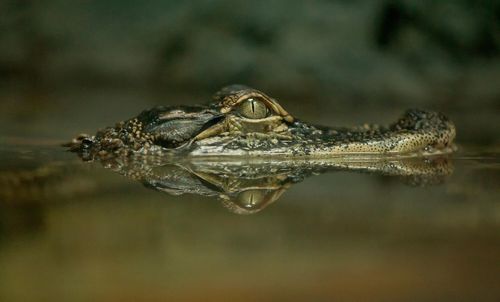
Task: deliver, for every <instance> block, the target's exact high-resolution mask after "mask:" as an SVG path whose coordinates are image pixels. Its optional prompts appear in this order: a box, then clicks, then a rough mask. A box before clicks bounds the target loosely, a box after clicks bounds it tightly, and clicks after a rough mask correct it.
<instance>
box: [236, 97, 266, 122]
mask: <svg viewBox="0 0 500 302" xmlns="http://www.w3.org/2000/svg"><path fill="white" fill-rule="evenodd" d="M238 111H239V113H240V114H241V115H242V116H244V117H246V118H251V119H261V118H265V117H266V116H267V114H268V112H269V110H268V109H267V106H266V105H265V104H264V103H263V102H261V101H259V100H256V99H253V98H250V99H247V100H246V101H244V102H243V103H242V104H241V105H240V108H239V110H238Z"/></svg>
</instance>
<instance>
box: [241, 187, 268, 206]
mask: <svg viewBox="0 0 500 302" xmlns="http://www.w3.org/2000/svg"><path fill="white" fill-rule="evenodd" d="M265 197H266V196H265V194H264V192H262V190H247V191H243V192H241V193H240V194H239V195H238V197H237V199H236V200H235V202H236V203H237V204H238V205H240V206H241V207H243V208H247V209H252V208H255V207H257V206H259V205H260V203H261V202H262V201H264V200H265Z"/></svg>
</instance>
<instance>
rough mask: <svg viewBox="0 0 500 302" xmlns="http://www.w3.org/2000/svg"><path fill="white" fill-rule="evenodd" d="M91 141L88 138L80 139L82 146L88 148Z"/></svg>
mask: <svg viewBox="0 0 500 302" xmlns="http://www.w3.org/2000/svg"><path fill="white" fill-rule="evenodd" d="M92 143H93V141H92V140H91V139H90V138H84V139H82V147H84V148H88V147H90V146H91V145H92Z"/></svg>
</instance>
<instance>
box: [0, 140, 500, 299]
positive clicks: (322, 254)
mask: <svg viewBox="0 0 500 302" xmlns="http://www.w3.org/2000/svg"><path fill="white" fill-rule="evenodd" d="M0 146H1V147H0V158H2V161H1V166H0V202H1V203H0V267H1V269H0V300H1V301H144V300H147V301H200V300H201V301H276V300H292V301H305V300H307V301H313V300H314V301H332V300H341V301H344V300H354V301H367V300H370V301H387V300H399V301H408V300H410V301H479V300H484V301H498V298H499V297H500V287H499V286H498V284H499V280H500V265H499V264H500V232H499V231H500V202H499V199H498V194H499V186H498V183H499V179H500V157H499V156H498V149H494V148H490V149H489V151H484V149H483V150H482V151H481V152H479V151H478V150H475V149H471V148H467V147H461V149H460V150H459V152H458V153H457V154H455V155H454V157H453V158H452V159H451V160H450V163H451V164H452V169H451V172H450V174H449V175H447V176H446V177H444V178H443V179H442V180H441V181H439V182H434V183H431V184H429V185H427V186H422V185H415V184H412V183H408V182H405V181H401V179H400V178H398V177H394V176H388V175H380V174H378V173H360V172H353V171H345V170H335V171H330V172H327V173H322V174H320V175H315V176H311V177H306V178H305V179H304V180H303V181H301V182H297V183H295V184H293V185H290V186H287V188H286V190H284V192H283V194H282V195H281V197H280V198H279V199H277V200H273V202H270V203H269V204H267V206H266V207H265V208H263V209H261V210H260V211H259V212H258V213H255V214H252V215H238V214H235V213H233V212H231V211H229V210H228V209H227V205H226V206H224V203H223V202H221V201H220V200H219V199H218V198H214V197H207V196H200V195H196V194H184V195H179V196H175V195H170V194H166V193H164V192H160V191H158V190H152V189H150V188H148V187H146V186H144V185H143V184H141V183H139V182H138V181H137V180H134V179H132V178H131V177H130V176H129V177H126V176H123V175H120V174H119V173H116V172H114V171H113V170H112V169H106V168H105V167H103V165H102V164H100V163H84V162H81V161H80V160H79V159H78V158H77V157H76V156H75V155H74V154H71V153H67V152H65V151H64V150H63V149H62V148H60V147H58V146H55V145H53V143H52V142H41V141H25V140H20V139H18V140H16V139H12V138H11V139H9V140H7V139H6V140H4V141H3V143H2V144H1V145H0ZM108 168H109V166H108Z"/></svg>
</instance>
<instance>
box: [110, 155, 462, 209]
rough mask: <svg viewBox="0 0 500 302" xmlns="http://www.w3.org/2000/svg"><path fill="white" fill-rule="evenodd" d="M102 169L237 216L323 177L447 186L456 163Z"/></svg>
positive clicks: (188, 163)
mask: <svg viewBox="0 0 500 302" xmlns="http://www.w3.org/2000/svg"><path fill="white" fill-rule="evenodd" d="M101 163H102V164H103V166H104V167H106V168H109V169H112V170H114V171H116V172H118V173H120V174H122V175H125V176H127V177H129V178H131V179H134V180H137V181H139V182H141V183H143V184H144V185H145V186H146V187H148V188H151V189H154V190H158V191H161V192H165V193H168V194H172V195H180V194H197V195H202V196H210V197H216V198H218V199H220V200H222V202H223V204H224V206H225V207H227V208H228V209H229V210H230V211H232V212H234V213H237V214H252V213H256V212H259V211H261V210H262V209H264V208H265V207H267V206H268V205H269V204H271V203H273V202H275V201H276V200H278V199H279V198H280V196H281V195H282V194H283V193H284V192H285V191H286V190H287V189H288V188H289V187H290V186H291V185H293V184H296V183H299V182H301V181H303V180H304V179H305V178H307V177H310V176H313V175H317V174H321V173H327V172H335V171H355V172H361V173H371V174H378V175H386V176H390V177H395V178H398V179H400V180H401V181H402V182H404V183H406V184H409V185H413V186H426V185H435V184H439V183H442V182H443V181H444V180H445V179H446V177H447V176H449V175H450V174H451V173H452V171H453V165H452V162H451V159H450V158H449V157H446V156H434V157H421V158H400V159H395V158H385V159H384V158H382V159H381V158H379V159H376V160H374V159H371V160H369V159H362V158H358V159H352V158H351V159H349V160H346V159H345V158H344V159H342V158H333V159H307V160H295V159H294V160H290V159H280V160H277V159H242V160H240V159H234V158H233V159H224V158H217V159H208V158H204V159H202V158H191V159H186V158H184V159H178V158H177V159H174V158H169V159H165V158H155V157H126V158H121V157H118V158H111V159H106V160H101Z"/></svg>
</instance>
